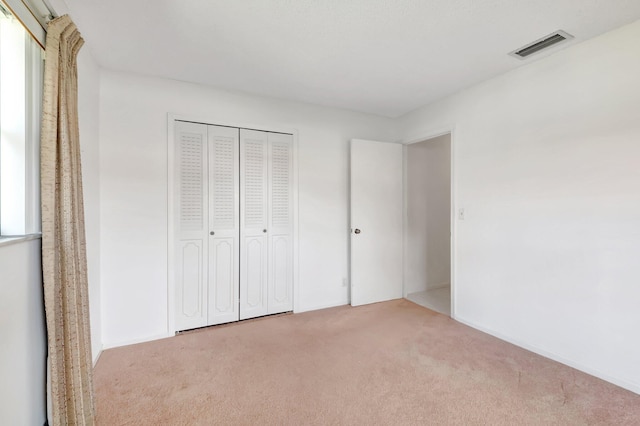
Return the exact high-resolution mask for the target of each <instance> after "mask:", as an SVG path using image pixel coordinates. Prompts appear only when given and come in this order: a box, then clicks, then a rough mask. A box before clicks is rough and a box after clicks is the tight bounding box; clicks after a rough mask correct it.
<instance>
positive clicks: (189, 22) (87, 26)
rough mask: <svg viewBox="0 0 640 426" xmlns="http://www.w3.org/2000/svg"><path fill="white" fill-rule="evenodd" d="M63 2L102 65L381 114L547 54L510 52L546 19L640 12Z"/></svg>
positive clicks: (595, 24)
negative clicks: (518, 55)
mask: <svg viewBox="0 0 640 426" xmlns="http://www.w3.org/2000/svg"><path fill="white" fill-rule="evenodd" d="M65 1H66V4H67V5H68V7H69V11H70V13H71V16H72V17H73V19H74V20H75V21H76V23H77V24H78V26H79V28H80V31H81V32H82V34H83V36H84V38H85V40H86V41H87V45H88V46H89V48H90V49H91V50H92V52H93V54H94V56H95V57H96V59H97V60H98V62H99V63H100V64H101V65H102V66H103V67H106V68H109V69H115V70H124V71H131V72H136V73H141V74H147V75H153V76H160V77H167V78H171V79H177V80H184V81H190V82H196V83H202V84H206V85H211V86H216V87H220V88H225V89H231V90H240V91H243V92H248V93H253V94H259V95H266V96H270V97H275V98H282V99H291V100H296V101H303V102H309V103H314V104H321V105H327V106H333V107H339V108H345V109H351V110H356V111H362V112H368V113H374V114H380V115H384V116H390V117H396V116H399V115H402V114H405V113H407V112H409V111H412V110H414V109H416V108H418V107H420V106H423V105H426V104H428V103H430V102H432V101H434V100H437V99H439V98H442V97H444V96H446V95H449V94H452V93H455V92H457V91H459V90H461V89H463V88H465V87H468V86H470V85H473V84H475V83H478V82H480V81H483V80H486V79H488V78H490V77H492V76H495V75H498V74H501V73H504V72H506V71H508V70H510V69H513V68H516V67H518V66H521V65H523V64H524V63H527V62H530V61H532V60H536V59H538V58H540V57H543V56H545V55H547V54H548V53H541V54H539V55H535V56H534V57H531V58H529V59H527V60H525V61H521V60H518V59H515V58H513V57H510V56H508V55H507V53H508V52H510V51H512V50H514V49H517V48H519V47H521V46H523V45H525V44H527V43H529V42H531V41H534V40H536V39H539V38H540V37H543V36H545V35H547V34H549V33H551V32H553V31H555V30H558V29H562V30H565V31H567V32H569V33H570V34H572V35H574V36H575V37H576V38H575V40H572V41H571V42H570V43H566V44H565V46H568V45H570V44H573V43H577V42H580V41H584V40H586V39H589V38H591V37H594V36H596V35H598V34H601V33H603V32H606V31H608V30H611V29H613V28H617V27H619V26H621V25H623V24H626V23H629V22H632V21H635V20H637V19H638V18H640V1H639V0H528V1H527V0H207V1H205V0H110V1H104V0H65ZM53 3H54V4H55V2H53ZM561 48H563V46H558V47H557V48H556V49H555V50H557V49H561ZM551 53H553V50H552V51H551Z"/></svg>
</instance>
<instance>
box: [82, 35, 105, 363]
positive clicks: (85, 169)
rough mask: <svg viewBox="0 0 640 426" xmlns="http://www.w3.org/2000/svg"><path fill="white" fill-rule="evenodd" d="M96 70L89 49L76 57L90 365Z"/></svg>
mask: <svg viewBox="0 0 640 426" xmlns="http://www.w3.org/2000/svg"><path fill="white" fill-rule="evenodd" d="M99 96H100V69H99V67H98V65H97V64H96V62H95V60H94V59H93V57H92V55H91V51H90V48H89V46H84V47H83V48H82V49H81V50H80V53H79V54H78V121H79V126H80V150H81V155H82V185H83V194H84V213H85V232H86V238H87V271H88V275H89V312H90V317H91V349H92V353H93V360H94V362H95V361H96V360H97V358H98V356H99V355H100V351H101V350H102V330H101V328H102V324H101V323H102V320H101V308H100V303H101V297H100V173H99V172H100V159H99V154H100V151H99V137H100V133H99V119H100V115H99V111H100V99H99Z"/></svg>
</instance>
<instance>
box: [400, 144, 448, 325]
mask: <svg viewBox="0 0 640 426" xmlns="http://www.w3.org/2000/svg"><path fill="white" fill-rule="evenodd" d="M451 148H452V137H451V133H450V132H449V133H445V134H442V135H440V136H436V137H431V138H427V139H423V140H419V141H416V142H414V143H409V144H407V145H406V147H405V230H404V231H405V239H404V240H405V250H404V251H405V264H404V294H405V297H406V298H407V299H408V300H411V301H412V302H414V303H417V304H419V305H422V306H424V307H426V308H429V309H431V310H433V311H436V312H439V313H441V314H444V315H447V316H452V313H453V309H452V299H453V297H452V281H453V280H452V261H451V260H452V250H451V246H452V235H453V229H452V203H451V201H452V186H453V185H452V167H451V164H452V163H451V159H452V149H451Z"/></svg>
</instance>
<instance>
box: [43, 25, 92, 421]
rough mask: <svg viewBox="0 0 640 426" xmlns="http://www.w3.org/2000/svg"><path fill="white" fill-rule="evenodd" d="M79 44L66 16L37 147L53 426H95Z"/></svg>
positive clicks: (52, 41)
mask: <svg viewBox="0 0 640 426" xmlns="http://www.w3.org/2000/svg"><path fill="white" fill-rule="evenodd" d="M83 43H84V41H83V40H82V37H80V33H79V32H78V30H77V28H76V26H75V25H74V24H73V22H72V21H71V18H69V16H67V15H65V16H61V17H59V18H56V19H54V20H53V21H51V22H50V23H49V28H48V31H47V43H46V53H45V71H44V100H43V102H44V103H43V111H42V141H41V180H42V182H41V190H42V271H43V282H44V302H45V312H46V318H47V334H48V340H49V382H50V386H51V388H50V395H49V398H50V400H49V402H50V407H51V411H52V412H51V416H52V417H51V418H50V419H49V420H50V423H52V424H53V425H54V426H58V425H87V424H93V422H94V408H93V407H94V405H93V383H92V380H93V379H92V369H93V366H92V363H91V336H90V331H89V300H88V299H89V297H88V283H87V259H86V251H85V232H84V208H83V202H82V173H81V166H80V139H79V131H78V75H77V65H76V58H77V55H78V51H79V50H80V48H81V47H82V45H83Z"/></svg>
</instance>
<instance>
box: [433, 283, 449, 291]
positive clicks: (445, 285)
mask: <svg viewBox="0 0 640 426" xmlns="http://www.w3.org/2000/svg"><path fill="white" fill-rule="evenodd" d="M445 287H451V283H450V282H449V281H447V282H446V283H440V284H427V291H429V290H437V289H439V288H445Z"/></svg>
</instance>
